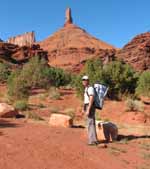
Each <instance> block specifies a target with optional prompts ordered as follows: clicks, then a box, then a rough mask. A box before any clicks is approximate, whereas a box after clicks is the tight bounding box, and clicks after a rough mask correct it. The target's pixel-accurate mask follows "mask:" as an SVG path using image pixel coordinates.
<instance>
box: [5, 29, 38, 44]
mask: <svg viewBox="0 0 150 169" xmlns="http://www.w3.org/2000/svg"><path fill="white" fill-rule="evenodd" d="M7 42H8V43H11V44H15V45H18V46H31V45H32V44H33V43H35V33H34V32H33V31H32V32H26V33H25V34H22V35H18V36H15V37H11V38H9V39H8V41H7Z"/></svg>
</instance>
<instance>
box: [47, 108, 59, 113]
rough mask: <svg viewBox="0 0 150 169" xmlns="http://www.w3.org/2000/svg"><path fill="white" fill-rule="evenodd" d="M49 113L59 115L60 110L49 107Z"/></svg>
mask: <svg viewBox="0 0 150 169" xmlns="http://www.w3.org/2000/svg"><path fill="white" fill-rule="evenodd" d="M49 110H50V113H56V114H57V113H60V110H59V108H58V107H51V108H50V109H49Z"/></svg>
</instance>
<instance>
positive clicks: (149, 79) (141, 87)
mask: <svg viewBox="0 0 150 169" xmlns="http://www.w3.org/2000/svg"><path fill="white" fill-rule="evenodd" d="M136 94H137V95H143V96H148V97H150V71H145V72H143V73H142V74H141V75H140V77H139V81H138V85H137V88H136Z"/></svg>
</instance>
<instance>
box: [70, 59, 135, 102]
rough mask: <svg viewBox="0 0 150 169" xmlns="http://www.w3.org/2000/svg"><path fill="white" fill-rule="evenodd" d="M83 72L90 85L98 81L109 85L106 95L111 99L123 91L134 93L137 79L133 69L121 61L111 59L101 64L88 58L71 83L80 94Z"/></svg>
mask: <svg viewBox="0 0 150 169" xmlns="http://www.w3.org/2000/svg"><path fill="white" fill-rule="evenodd" d="M84 74H86V75H88V76H89V79H90V83H91V85H92V84H94V83H95V82H99V83H101V84H104V85H106V86H109V91H108V95H109V97H110V98H112V99H119V98H120V97H121V96H122V95H123V94H125V93H134V92H135V88H136V84H137V80H138V76H137V75H136V73H135V72H134V70H133V69H132V68H131V67H130V66H129V65H127V64H124V63H122V62H121V61H112V62H110V63H108V64H107V65H104V66H103V65H102V62H101V61H100V60H99V59H96V60H89V61H87V62H86V64H85V68H84V70H83V72H81V73H80V74H79V75H77V76H76V77H74V81H73V84H74V86H75V87H76V90H77V93H78V95H80V96H81V94H83V90H84V89H83V86H82V81H81V78H82V76H83V75H84Z"/></svg>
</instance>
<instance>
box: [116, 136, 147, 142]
mask: <svg viewBox="0 0 150 169" xmlns="http://www.w3.org/2000/svg"><path fill="white" fill-rule="evenodd" d="M143 138H145V139H146V138H150V135H141V136H134V135H118V139H117V140H118V141H122V140H127V141H131V140H136V139H143Z"/></svg>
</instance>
